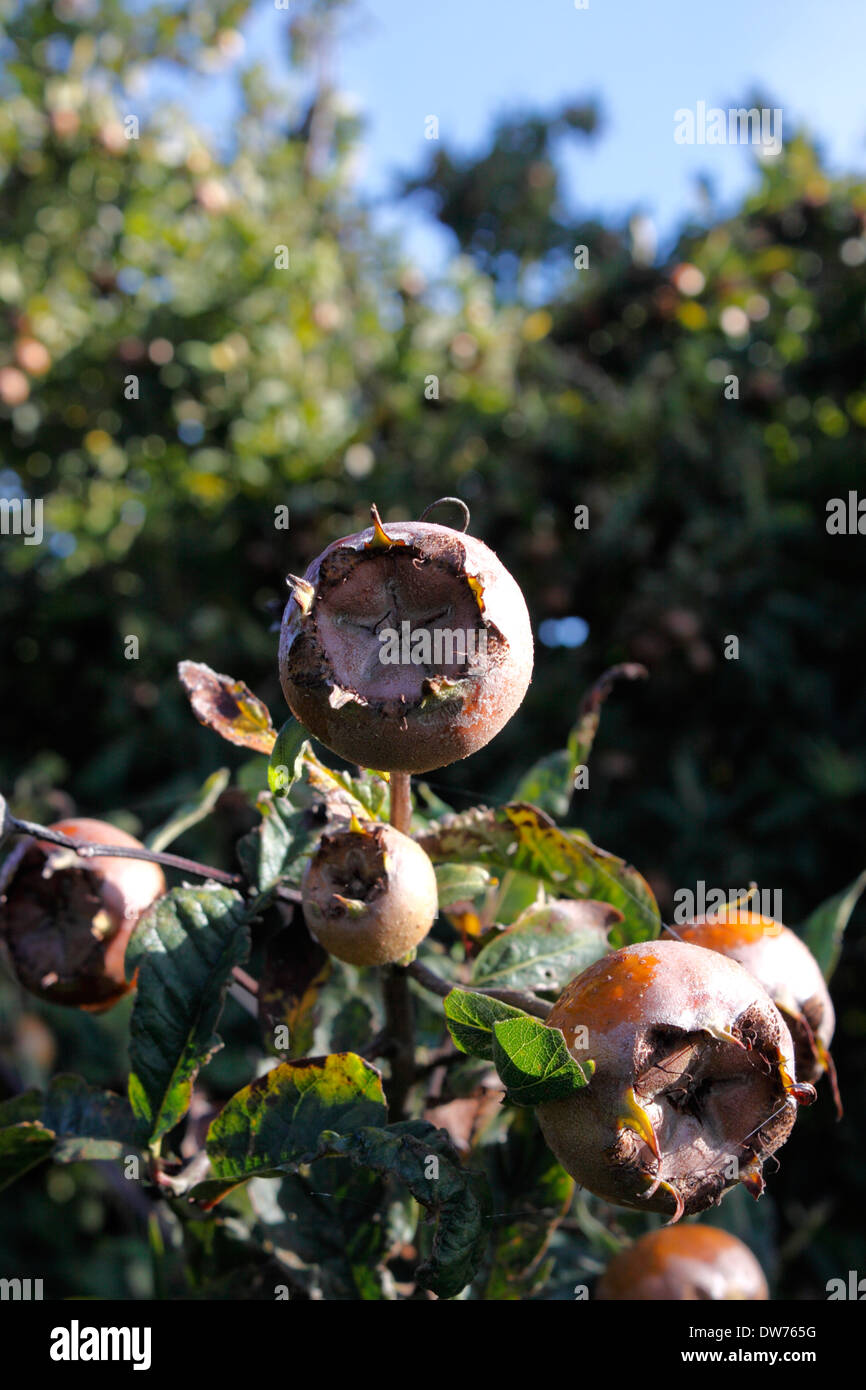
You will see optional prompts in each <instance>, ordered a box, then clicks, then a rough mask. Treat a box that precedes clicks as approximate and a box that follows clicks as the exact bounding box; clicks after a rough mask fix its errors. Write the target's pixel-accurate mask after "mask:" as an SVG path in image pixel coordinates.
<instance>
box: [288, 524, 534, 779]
mask: <svg viewBox="0 0 866 1390" xmlns="http://www.w3.org/2000/svg"><path fill="white" fill-rule="evenodd" d="M371 512H372V516H373V525H372V526H371V527H369V528H368V529H367V530H365V531H360V532H358V533H357V534H356V535H352V536H344V537H343V539H342V540H339V541H335V542H334V543H333V544H332V545H329V546H328V548H327V549H326V550H324V551H323V552H322V554H321V555H319V557H318V558H317V559H316V560H314V561H313V563H312V564H311V565H310V567H309V569H308V570H307V572H306V575H305V576H304V578H303V579H296V578H294V577H293V576H290V577H289V583H290V584H291V586H292V595H291V598H290V599H289V602H288V604H287V605H286V609H285V613H284V615H283V621H282V627H281V630H280V658H279V659H280V683H281V685H282V688H283V694H284V695H285V697H286V701H287V703H288V705H289V708H290V709H291V711H292V713H293V714H294V715H295V716H296V718H297V719H298V720H299V721H300V722H301V723H302V724H304V725H305V726H306V727H307V728H308V729H309V730H310V732H311V733H312V734H313V735H314V736H315V737H316V738H317V739H319V740H320V742H321V743H323V744H324V745H325V747H326V748H330V749H331V750H332V752H334V753H338V754H339V755H340V757H343V758H346V759H348V761H350V762H353V763H359V764H360V765H361V766H363V767H373V768H377V769H382V770H387V771H397V772H429V771H430V770H431V769H432V768H437V767H444V766H445V764H446V763H452V762H455V761H457V760H458V759H459V758H465V757H467V756H468V755H469V754H470V753H474V752H475V751H476V749H478V748H482V747H483V746H484V744H486V743H488V742H489V741H490V739H492V738H493V737H494V736H495V735H496V734H497V733H498V732H499V730H500V729H501V728H502V727H503V725H504V724H506V723H507V722H508V720H509V719H510V718H511V716H512V715H513V714H514V712H515V711H516V710H517V708H518V706H519V705H520V703H521V701H522V699H523V697H524V695H525V694H526V689H527V686H528V685H529V680H530V676H531V674H532V632H531V629H530V624H529V614H528V613H527V611H526V603H525V602H524V598H523V594H522V593H521V592H520V589H519V588H518V586H517V584H516V583H515V581H514V579H513V578H512V577H511V575H510V574H509V573H508V570H506V569H505V567H504V566H503V565H502V564H501V563H500V561H499V560H498V559H497V558H496V556H495V555H494V554H493V551H492V550H488V548H487V546H486V545H484V544H483V543H482V542H481V541H479V540H477V539H476V538H475V537H474V536H466V535H464V534H463V533H462V532H460V531H454V530H451V529H450V527H447V526H437V525H435V524H433V523H430V522H424V521H403V522H397V523H395V524H393V525H392V524H390V523H389V526H388V530H387V532H386V531H385V530H384V528H383V527H382V524H381V522H380V520H379V515H378V512H377V511H376V508H375V507H373V508H371Z"/></svg>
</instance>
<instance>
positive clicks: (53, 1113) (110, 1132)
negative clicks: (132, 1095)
mask: <svg viewBox="0 0 866 1390" xmlns="http://www.w3.org/2000/svg"><path fill="white" fill-rule="evenodd" d="M22 1123H29V1124H38V1125H41V1126H42V1127H43V1128H44V1129H45V1130H47V1131H50V1132H51V1133H52V1134H53V1135H54V1136H55V1137H56V1143H55V1148H54V1153H53V1155H52V1157H53V1158H54V1159H55V1160H56V1161H57V1162H59V1163H76V1162H79V1161H81V1160H85V1159H98V1158H119V1157H120V1156H121V1154H124V1153H127V1152H129V1150H130V1149H134V1148H136V1147H137V1143H136V1125H135V1117H134V1115H133V1113H132V1110H131V1109H130V1106H129V1103H128V1101H127V1100H126V1099H125V1097H124V1096H118V1095H115V1094H114V1093H113V1092H112V1091H102V1090H99V1089H98V1088H96V1087H94V1086H88V1084H87V1082H86V1081H84V1080H83V1079H82V1078H81V1077H80V1076H55V1077H53V1078H52V1080H51V1082H50V1084H49V1086H48V1089H47V1090H46V1091H45V1092H42V1091H36V1090H34V1091H25V1092H23V1093H22V1094H21V1095H19V1096H15V1097H13V1099H12V1100H7V1101H4V1102H3V1103H2V1104H0V1129H4V1128H5V1127H6V1126H8V1125H18V1124H22Z"/></svg>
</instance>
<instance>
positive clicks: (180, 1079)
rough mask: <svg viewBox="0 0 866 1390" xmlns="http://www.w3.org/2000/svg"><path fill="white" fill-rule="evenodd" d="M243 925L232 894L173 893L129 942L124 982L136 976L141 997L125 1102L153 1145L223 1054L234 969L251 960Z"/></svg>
mask: <svg viewBox="0 0 866 1390" xmlns="http://www.w3.org/2000/svg"><path fill="white" fill-rule="evenodd" d="M245 918H246V909H245V906H244V901H243V899H242V898H241V896H240V894H239V893H235V892H234V891H232V890H231V889H228V888H213V887H203V888H174V889H172V891H171V892H170V893H167V894H166V895H165V897H163V898H160V899H159V901H158V902H157V903H156V904H155V905H154V907H152V908H151V909H150V911H149V912H147V913H146V914H145V916H144V917H143V918H142V919H141V921H140V922H139V924H138V926H137V927H136V929H135V931H134V932H133V934H132V937H131V938H130V942H129V945H128V946H127V948H126V968H127V975H128V976H131V975H132V973H133V971H134V970H136V969H138V992H137V994H136V999H135V1006H134V1008H133V1012H132V1022H131V1026H130V1076H129V1099H130V1103H131V1105H132V1108H133V1110H134V1112H135V1115H136V1117H137V1119H138V1120H139V1122H140V1124H141V1126H142V1128H143V1129H144V1130H145V1131H146V1133H147V1136H148V1139H149V1142H150V1143H151V1144H155V1143H156V1142H157V1141H158V1140H159V1139H160V1138H161V1137H162V1136H163V1135H164V1134H167V1133H168V1131H169V1130H170V1129H172V1128H173V1127H174V1126H175V1125H176V1124H177V1122H178V1121H179V1120H180V1119H181V1118H182V1117H183V1115H185V1114H186V1111H187V1108H188V1106H189V1101H190V1096H191V1094H192V1087H193V1082H194V1081H195V1078H196V1075H197V1074H198V1071H199V1068H200V1067H202V1066H204V1064H205V1062H206V1061H207V1060H208V1059H209V1058H210V1057H212V1056H213V1054H214V1053H215V1052H216V1051H217V1050H218V1049H219V1048H220V1047H221V1046H222V1043H221V1041H220V1039H219V1037H218V1036H217V1035H216V1033H215V1032H214V1029H215V1028H216V1025H217V1022H218V1020H219V1016H220V1013H221V1012H222V1006H223V1001H224V999H225V995H226V990H227V989H228V985H229V981H230V980H231V974H232V969H233V967H234V966H235V965H240V964H242V962H243V961H245V960H246V958H247V955H248V953H249V930H248V928H247V926H246V920H245Z"/></svg>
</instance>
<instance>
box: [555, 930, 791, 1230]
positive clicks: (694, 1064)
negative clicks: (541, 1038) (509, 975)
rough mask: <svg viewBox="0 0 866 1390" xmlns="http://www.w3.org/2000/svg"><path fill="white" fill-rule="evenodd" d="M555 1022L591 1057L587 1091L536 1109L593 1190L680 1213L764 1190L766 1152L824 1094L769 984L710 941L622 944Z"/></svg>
mask: <svg viewBox="0 0 866 1390" xmlns="http://www.w3.org/2000/svg"><path fill="white" fill-rule="evenodd" d="M547 1022H548V1024H550V1025H551V1026H552V1027H554V1028H560V1029H561V1030H562V1032H563V1035H564V1037H565V1042H566V1045H567V1047H568V1049H569V1051H570V1052H571V1054H572V1056H573V1057H574V1058H575V1060H576V1061H578V1062H583V1061H588V1060H590V1059H591V1060H593V1061H594V1062H595V1070H594V1072H593V1074H592V1076H591V1079H590V1081H589V1084H588V1085H587V1086H586V1087H585V1088H584V1089H582V1090H579V1091H577V1092H575V1093H574V1094H573V1095H570V1096H567V1097H566V1098H564V1099H561V1100H552V1101H545V1102H543V1103H542V1104H541V1105H539V1106H538V1111H537V1113H538V1119H539V1123H540V1125H541V1129H542V1132H543V1134H544V1137H545V1139H546V1141H547V1143H548V1145H549V1146H550V1148H551V1149H552V1150H553V1152H554V1154H555V1155H556V1157H557V1158H558V1159H559V1161H560V1163H561V1164H562V1166H563V1167H564V1168H565V1169H566V1170H567V1171H568V1172H569V1173H570V1174H571V1176H572V1177H573V1178H575V1179H576V1181H577V1182H579V1183H581V1184H582V1185H583V1186H584V1187H587V1188H589V1190H590V1192H594V1193H596V1195H597V1196H599V1197H603V1198H605V1200H607V1201H609V1202H614V1203H617V1204H619V1205H621V1206H627V1207H635V1208H642V1209H644V1210H647V1211H659V1212H665V1213H668V1214H669V1215H671V1216H672V1217H673V1220H674V1221H676V1220H678V1219H679V1217H680V1216H682V1215H683V1214H684V1213H688V1214H689V1215H691V1214H693V1213H696V1212H700V1211H704V1210H705V1209H706V1208H707V1207H709V1206H712V1205H714V1204H717V1203H718V1202H719V1200H720V1199H721V1196H722V1194H723V1193H724V1192H725V1191H726V1190H727V1189H728V1188H730V1187H733V1186H735V1184H736V1183H737V1182H742V1183H744V1184H745V1185H746V1186H747V1187H748V1189H749V1190H750V1191H751V1192H752V1194H753V1195H755V1196H758V1195H760V1193H761V1192H762V1191H763V1187H764V1182H763V1178H762V1176H761V1168H762V1165H763V1161H764V1159H765V1158H767V1157H768V1156H769V1155H770V1154H772V1153H774V1152H775V1151H776V1149H778V1148H779V1147H780V1146H781V1145H782V1144H783V1143H784V1142H785V1140H786V1139H787V1137H788V1135H789V1134H790V1132H791V1128H792V1126H793V1124H794V1119H795V1116H796V1113H797V1102H802V1103H808V1102H809V1101H811V1100H813V1099H814V1096H815V1092H814V1090H813V1088H812V1087H811V1086H805V1085H798V1084H797V1083H796V1081H795V1079H794V1049H793V1043H792V1041H791V1035H790V1033H789V1032H788V1029H787V1026H786V1025H785V1022H784V1020H783V1018H782V1016H781V1014H780V1013H779V1011H778V1009H777V1008H776V1006H775V1005H774V1003H773V1001H772V1000H771V999H770V997H769V995H768V994H767V993H766V991H765V990H764V989H763V988H762V986H761V985H760V984H759V983H758V982H757V980H755V979H754V977H753V976H751V975H750V974H749V973H748V971H747V970H744V969H743V967H742V966H741V965H737V963H736V962H735V961H732V960H727V959H726V958H725V957H724V956H720V955H717V954H716V953H715V952H712V951H705V950H703V949H702V948H701V947H700V946H690V945H683V944H682V943H680V942H678V941H664V940H662V941H644V942H641V943H640V944H638V945H635V946H624V947H623V948H622V949H621V950H619V951H614V952H612V953H611V954H610V955H608V956H605V957H603V958H602V959H601V960H599V961H596V963H595V964H594V965H591V966H590V967H589V968H588V969H587V970H585V971H584V972H583V973H582V974H581V975H578V976H577V978H576V979H574V980H572V982H571V984H569V985H568V986H567V987H566V988H565V990H564V991H563V993H562V994H561V995H560V997H559V999H558V1000H557V1002H556V1003H555V1004H554V1006H553V1009H552V1011H551V1013H550V1014H549V1016H548V1018H547Z"/></svg>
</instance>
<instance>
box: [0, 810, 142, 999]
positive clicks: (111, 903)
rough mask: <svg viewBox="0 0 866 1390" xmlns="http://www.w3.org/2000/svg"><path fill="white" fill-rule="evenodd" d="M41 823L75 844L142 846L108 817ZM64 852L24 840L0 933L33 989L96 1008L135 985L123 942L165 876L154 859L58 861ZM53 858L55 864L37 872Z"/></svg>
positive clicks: (0, 913) (2, 908)
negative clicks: (25, 844) (83, 864)
mask: <svg viewBox="0 0 866 1390" xmlns="http://www.w3.org/2000/svg"><path fill="white" fill-rule="evenodd" d="M47 828H48V829H49V830H57V831H59V832H60V833H61V834H63V835H68V836H69V837H70V839H73V840H76V841H78V842H79V843H81V844H100V845H117V846H123V847H126V848H128V849H143V848H144V846H143V845H142V843H141V841H140V840H136V839H135V837H134V836H133V835H128V834H127V833H126V831H124V830H119V829H118V828H117V826H115V825H109V824H108V822H107V821H101V820H91V819H88V818H87V817H76V818H75V819H69V820H62V821H57V822H56V823H55V824H54V825H50V826H48V827H47ZM69 853H70V852H69V851H68V850H64V849H63V848H62V847H61V846H59V845H52V844H50V843H49V841H47V840H34V841H33V843H32V844H30V845H29V847H28V848H27V849H26V852H25V854H24V856H23V858H22V859H21V862H20V863H19V865H18V868H17V869H16V871H15V874H14V876H13V878H12V880H11V882H10V883H9V885H8V886H7V889H6V893H5V896H4V898H3V900H2V902H0V938H2V940H3V942H4V945H5V946H6V949H7V951H8V954H9V957H10V959H11V962H12V966H13V969H14V971H15V974H16V976H17V977H18V980H19V982H20V983H21V984H22V985H23V986H24V988H25V989H27V990H29V991H30V993H31V994H35V995H37V996H38V997H39V998H40V999H47V1000H48V1001H49V1002H50V1003H52V1004H67V1005H70V1006H73V1007H77V1008H81V1009H85V1010H86V1011H87V1012H89V1013H102V1012H103V1011H104V1010H106V1009H110V1008H111V1007H112V1006H113V1005H114V1004H116V1003H117V1002H118V1000H119V999H122V998H123V996H124V995H125V994H128V993H129V991H130V990H131V989H133V988H134V981H133V982H131V983H130V982H128V981H127V979H126V976H125V973H124V956H125V954H126V945H127V942H128V941H129V938H130V936H131V934H132V931H133V928H134V927H135V925H136V923H137V922H138V920H139V918H140V917H141V915H142V914H143V913H144V912H145V911H146V910H147V908H149V907H150V906H151V904H152V903H153V902H155V900H156V899H157V898H158V897H160V896H161V894H163V893H164V892H165V889H166V883H165V875H164V874H163V872H162V869H161V868H160V867H159V865H158V864H151V863H149V862H148V861H146V860H143V859H121V858H114V857H113V856H112V857H105V856H99V855H97V856H96V857H95V858H93V859H88V860H87V861H86V868H83V867H77V866H74V865H67V866H66V867H63V866H62V860H63V857H64V856H66V855H68V854H69ZM52 862H53V863H56V864H57V865H58V867H57V868H56V869H54V870H53V872H51V873H50V875H49V877H47V878H46V877H43V870H44V869H46V868H49V869H50V868H51V867H52ZM51 977H54V978H51ZM46 980H48V981H49V982H48V983H46Z"/></svg>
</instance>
